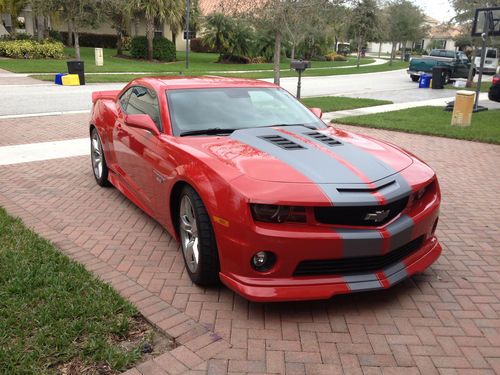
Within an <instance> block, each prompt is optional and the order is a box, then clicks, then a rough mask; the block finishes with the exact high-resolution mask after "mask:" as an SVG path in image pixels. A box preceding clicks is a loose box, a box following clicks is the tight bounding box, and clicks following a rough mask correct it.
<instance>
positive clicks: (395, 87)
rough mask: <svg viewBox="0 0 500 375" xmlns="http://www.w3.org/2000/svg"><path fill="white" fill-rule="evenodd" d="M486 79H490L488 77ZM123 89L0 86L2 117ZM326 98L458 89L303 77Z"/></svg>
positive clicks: (447, 93)
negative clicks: (437, 88)
mask: <svg viewBox="0 0 500 375" xmlns="http://www.w3.org/2000/svg"><path fill="white" fill-rule="evenodd" d="M485 78H486V79H491V77H489V76H486V77H485ZM0 80H2V78H1V77H0ZM123 86H124V84H122V83H112V84H88V85H86V86H58V85H54V84H51V83H39V84H38V83H37V84H19V85H18V84H14V85H9V84H7V85H0V116H6V115H24V114H38V113H48V112H49V113H50V112H70V111H82V110H90V108H91V105H92V103H91V95H92V92H93V91H98V90H116V89H121V88H122V87H123ZM281 86H283V87H284V88H285V89H287V90H289V91H290V92H291V93H293V94H295V92H296V87H297V79H296V78H283V79H282V80H281ZM323 95H335V96H350V97H362V98H374V99H386V100H391V101H393V102H394V103H405V102H414V101H417V100H429V99H436V98H445V97H452V96H454V95H455V90H431V89H418V84H417V83H415V82H412V81H411V80H410V79H409V77H408V75H407V73H406V72H405V71H404V70H397V71H389V72H378V73H366V74H354V75H337V76H326V77H325V76H324V77H305V78H303V80H302V96H303V97H306V96H323Z"/></svg>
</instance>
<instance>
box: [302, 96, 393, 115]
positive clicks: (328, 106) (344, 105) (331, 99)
mask: <svg viewBox="0 0 500 375" xmlns="http://www.w3.org/2000/svg"><path fill="white" fill-rule="evenodd" d="M301 102H302V103H303V104H304V105H306V106H307V107H309V108H313V107H316V108H321V111H323V112H333V111H343V110H346V109H355V108H363V107H373V106H376V105H383V104H392V102H391V101H389V100H377V99H364V98H347V97H344V96H321V97H316V98H303V99H301Z"/></svg>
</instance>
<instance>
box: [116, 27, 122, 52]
mask: <svg viewBox="0 0 500 375" xmlns="http://www.w3.org/2000/svg"><path fill="white" fill-rule="evenodd" d="M116 54H117V55H118V56H121V55H123V30H122V29H121V28H120V27H119V28H118V29H117V30H116Z"/></svg>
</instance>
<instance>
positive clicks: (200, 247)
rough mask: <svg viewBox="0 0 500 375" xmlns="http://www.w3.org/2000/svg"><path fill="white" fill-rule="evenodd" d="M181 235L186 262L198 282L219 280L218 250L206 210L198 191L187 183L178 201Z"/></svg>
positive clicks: (193, 279)
mask: <svg viewBox="0 0 500 375" xmlns="http://www.w3.org/2000/svg"><path fill="white" fill-rule="evenodd" d="M179 202H180V203H179V228H178V229H179V234H180V238H181V247H182V254H183V256H184V263H185V264H186V269H187V272H188V274H189V277H190V278H191V280H192V281H193V282H194V283H195V284H198V285H213V284H216V283H218V281H219V269H220V266H219V253H218V251H217V244H216V241H215V234H214V231H213V228H212V224H211V222H210V218H209V216H208V213H207V210H206V208H205V205H204V204H203V201H202V200H201V198H200V196H199V195H198V193H197V192H196V191H195V190H194V189H193V188H192V187H190V186H186V187H185V188H184V189H183V190H182V192H181V195H180V201H179Z"/></svg>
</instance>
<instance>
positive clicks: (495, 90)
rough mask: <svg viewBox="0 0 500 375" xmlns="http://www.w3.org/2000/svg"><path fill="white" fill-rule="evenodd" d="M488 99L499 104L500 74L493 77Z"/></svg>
mask: <svg viewBox="0 0 500 375" xmlns="http://www.w3.org/2000/svg"><path fill="white" fill-rule="evenodd" d="M488 98H489V99H490V100H492V101H494V102H500V74H497V75H495V76H493V80H492V81H491V87H490V91H489V92H488Z"/></svg>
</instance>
